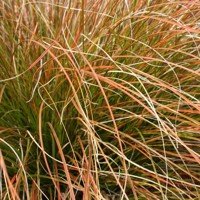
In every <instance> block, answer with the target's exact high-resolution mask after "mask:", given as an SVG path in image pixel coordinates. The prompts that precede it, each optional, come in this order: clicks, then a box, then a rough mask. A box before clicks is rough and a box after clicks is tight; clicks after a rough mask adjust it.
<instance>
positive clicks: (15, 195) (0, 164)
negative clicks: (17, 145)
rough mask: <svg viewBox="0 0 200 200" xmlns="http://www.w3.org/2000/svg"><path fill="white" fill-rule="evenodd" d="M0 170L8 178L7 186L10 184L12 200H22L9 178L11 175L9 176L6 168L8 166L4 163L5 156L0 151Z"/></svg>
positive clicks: (9, 190) (9, 189)
mask: <svg viewBox="0 0 200 200" xmlns="http://www.w3.org/2000/svg"><path fill="white" fill-rule="evenodd" d="M0 168H1V170H2V172H3V174H4V176H5V177H6V181H7V184H8V188H7V189H8V192H10V195H11V196H12V199H16V200H20V198H19V194H18V192H17V191H16V189H15V187H14V184H13V180H14V179H13V180H11V179H10V178H9V175H8V172H7V168H6V164H5V162H4V158H3V154H2V152H1V150H0Z"/></svg>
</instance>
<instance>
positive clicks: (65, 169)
mask: <svg viewBox="0 0 200 200" xmlns="http://www.w3.org/2000/svg"><path fill="white" fill-rule="evenodd" d="M48 125H49V127H50V129H51V132H52V134H53V136H54V138H55V141H56V144H57V147H58V152H59V154H60V157H61V160H62V162H63V167H64V172H65V175H66V178H67V181H68V186H69V191H70V197H71V198H72V200H76V198H75V194H74V190H73V185H72V182H71V177H70V173H69V169H68V166H67V163H66V161H65V156H64V154H63V151H62V147H61V145H60V142H59V139H58V137H57V134H56V132H55V130H54V128H53V126H52V124H51V123H48Z"/></svg>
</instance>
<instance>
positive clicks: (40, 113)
mask: <svg viewBox="0 0 200 200" xmlns="http://www.w3.org/2000/svg"><path fill="white" fill-rule="evenodd" d="M43 106H44V102H42V103H41V105H40V110H39V121H38V123H39V138H40V145H41V150H42V155H43V158H44V161H45V164H46V167H47V171H48V173H49V176H50V177H51V181H52V182H53V184H54V186H55V188H56V191H57V193H58V196H60V197H61V192H60V188H59V187H58V186H57V184H56V181H55V178H54V177H53V175H52V171H51V169H50V166H49V164H48V160H47V157H46V154H45V149H44V144H43V139H42V110H43Z"/></svg>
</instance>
